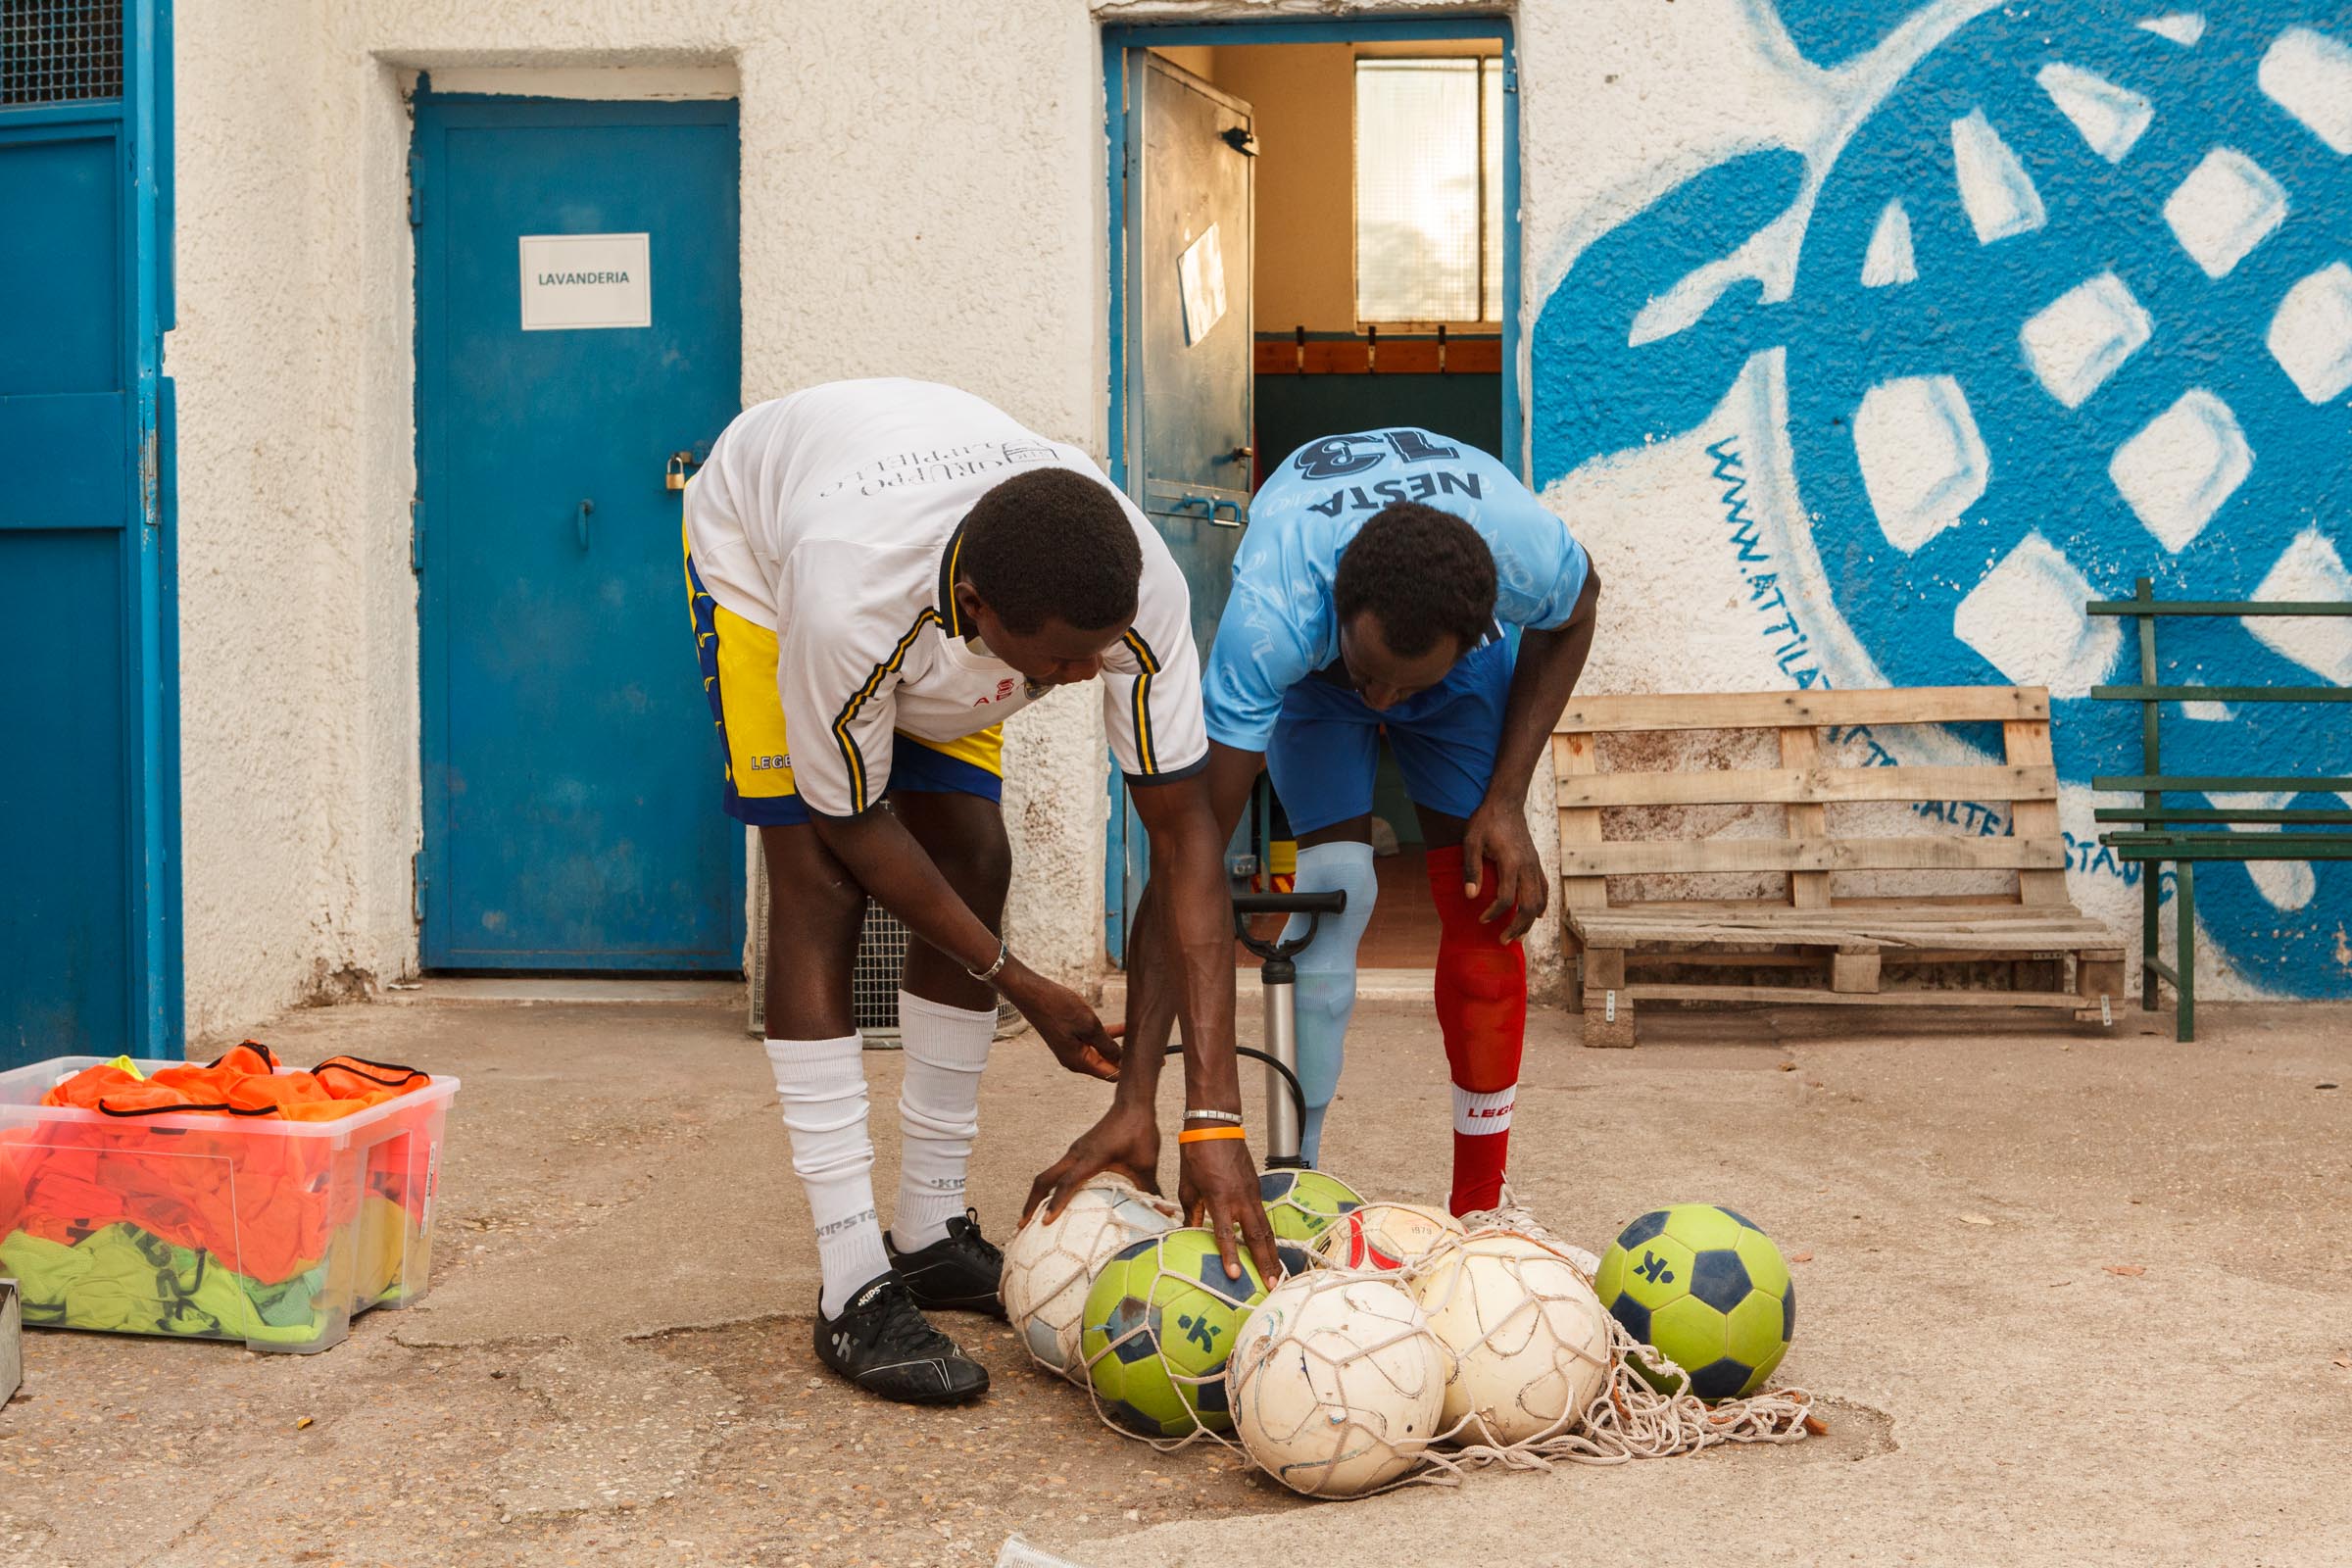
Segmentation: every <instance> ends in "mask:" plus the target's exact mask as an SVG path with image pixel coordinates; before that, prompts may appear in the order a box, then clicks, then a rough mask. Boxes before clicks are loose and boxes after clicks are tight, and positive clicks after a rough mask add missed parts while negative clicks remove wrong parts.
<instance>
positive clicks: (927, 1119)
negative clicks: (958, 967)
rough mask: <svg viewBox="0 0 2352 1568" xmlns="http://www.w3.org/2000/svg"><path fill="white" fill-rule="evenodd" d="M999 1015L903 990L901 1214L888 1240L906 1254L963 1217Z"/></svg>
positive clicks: (943, 1234) (933, 1239)
mask: <svg viewBox="0 0 2352 1568" xmlns="http://www.w3.org/2000/svg"><path fill="white" fill-rule="evenodd" d="M996 1036H997V1015H996V1013H995V1011H994V1010H993V1009H992V1010H990V1011H988V1012H973V1011H971V1010H969V1009H968V1008H964V1007H951V1006H947V1005H944V1004H942V1003H937V1002H927V1001H925V1000H924V999H923V998H921V997H917V996H910V995H908V994H907V992H904V991H902V992H900V993H899V1044H900V1045H901V1046H902V1047H903V1048H904V1050H905V1052H906V1057H907V1076H906V1078H905V1079H904V1081H903V1082H902V1083H901V1085H900V1088H899V1132H900V1133H901V1134H902V1142H901V1143H900V1145H899V1211H898V1213H897V1214H896V1215H895V1216H893V1217H892V1220H891V1224H890V1239H891V1240H892V1241H893V1242H895V1243H897V1244H898V1249H899V1250H900V1251H902V1252H911V1251H913V1250H915V1249H917V1248H922V1247H929V1246H930V1245H931V1244H932V1243H933V1242H936V1241H941V1240H944V1239H945V1238H946V1236H947V1234H948V1221H949V1220H951V1219H954V1218H955V1217H956V1215H958V1214H960V1213H962V1212H963V1180H964V1170H965V1167H967V1166H968V1165H969V1164H970V1163H971V1158H972V1140H973V1139H974V1138H976V1137H978V1136H979V1133H980V1070H981V1069H982V1068H983V1067H985V1066H987V1065H988V1048H989V1045H990V1043H991V1042H992V1041H994V1040H995V1039H996Z"/></svg>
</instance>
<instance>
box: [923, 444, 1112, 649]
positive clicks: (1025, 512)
mask: <svg viewBox="0 0 2352 1568" xmlns="http://www.w3.org/2000/svg"><path fill="white" fill-rule="evenodd" d="M956 568H957V574H958V575H959V576H961V577H962V578H963V580H964V581H966V582H968V583H970V584H971V585H972V591H973V592H974V593H976V594H978V595H979V596H980V602H981V603H982V604H985V605H986V606H988V608H989V609H990V610H992V611H994V612H996V614H997V617H998V618H999V619H1001V620H1003V621H1004V622H1005V625H1006V626H1008V627H1010V628H1011V629H1012V630H1014V631H1017V632H1020V633H1022V634H1023V635H1027V634H1028V633H1030V632H1033V631H1036V630H1037V629H1038V628H1040V627H1041V626H1043V625H1045V623H1046V622H1047V621H1048V620H1054V619H1059V620H1061V621H1064V622H1066V623H1067V624H1069V625H1071V626H1074V627H1076V628H1077V629H1078V630H1080V631H1103V630H1104V629H1106V628H1109V627H1114V626H1116V627H1124V626H1126V625H1128V624H1129V623H1130V622H1132V621H1133V620H1134V619H1135V602H1136V589H1137V585H1138V584H1139V583H1141V582H1142V581H1143V576H1144V547H1143V546H1142V545H1141V544H1139V543H1138V542H1137V541H1136V537H1135V527H1134V525H1133V524H1132V523H1130V522H1129V521H1128V520H1127V512H1126V509H1125V508H1123V507H1121V506H1120V505H1119V498H1118V496H1117V494H1116V493H1115V492H1113V491H1112V490H1111V488H1110V487H1109V486H1108V485H1106V484H1103V482H1102V481H1101V480H1098V479H1090V478H1088V477H1087V476H1086V475H1085V474H1083V473H1079V472H1077V471H1075V470H1073V469H1070V468H1032V469H1031V470H1029V471H1028V472H1027V473H1020V474H1015V475H1013V476H1012V477H1011V478H1009V479H1007V480H1005V482H1004V483H1003V484H1000V485H998V486H997V487H996V488H994V489H993V490H991V491H989V492H988V494H986V495H984V496H982V497H981V498H980V499H979V501H978V502H977V503H975V504H974V505H973V507H972V510H971V511H970V512H969V513H967V514H965V515H964V519H963V543H962V544H961V545H960V546H959V547H958V548H957V551H956Z"/></svg>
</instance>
